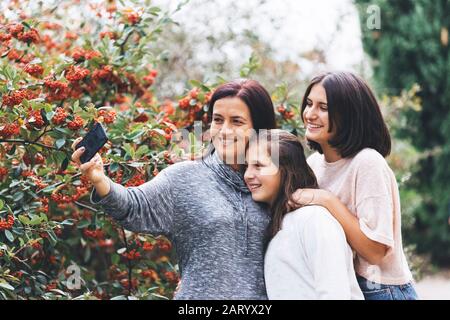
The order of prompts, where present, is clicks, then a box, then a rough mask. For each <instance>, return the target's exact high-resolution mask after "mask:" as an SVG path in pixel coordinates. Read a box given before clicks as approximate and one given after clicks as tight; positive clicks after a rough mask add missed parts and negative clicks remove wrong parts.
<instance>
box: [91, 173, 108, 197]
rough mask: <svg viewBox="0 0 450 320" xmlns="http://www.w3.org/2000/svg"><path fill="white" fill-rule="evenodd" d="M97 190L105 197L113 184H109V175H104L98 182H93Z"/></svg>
mask: <svg viewBox="0 0 450 320" xmlns="http://www.w3.org/2000/svg"><path fill="white" fill-rule="evenodd" d="M93 185H94V188H95V191H96V192H97V194H98V195H99V196H100V197H104V196H106V195H107V194H108V193H109V191H110V189H111V186H110V184H109V179H108V177H107V176H104V177H103V179H101V180H99V181H98V182H95V183H93Z"/></svg>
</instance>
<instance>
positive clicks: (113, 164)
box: [109, 162, 120, 173]
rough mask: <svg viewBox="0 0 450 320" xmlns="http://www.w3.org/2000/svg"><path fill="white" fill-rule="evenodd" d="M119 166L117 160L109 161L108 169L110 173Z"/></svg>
mask: <svg viewBox="0 0 450 320" xmlns="http://www.w3.org/2000/svg"><path fill="white" fill-rule="evenodd" d="M119 168H120V166H119V164H118V163H117V162H113V163H111V165H110V166H109V171H110V172H111V173H113V172H116V171H117V170H119Z"/></svg>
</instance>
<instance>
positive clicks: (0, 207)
mask: <svg viewBox="0 0 450 320" xmlns="http://www.w3.org/2000/svg"><path fill="white" fill-rule="evenodd" d="M4 205H5V202H4V201H3V200H2V199H0V210H2V209H3V206H4Z"/></svg>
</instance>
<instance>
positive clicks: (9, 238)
mask: <svg viewBox="0 0 450 320" xmlns="http://www.w3.org/2000/svg"><path fill="white" fill-rule="evenodd" d="M5 236H6V238H7V239H8V240H9V242H14V235H13V234H12V233H11V231H9V230H5Z"/></svg>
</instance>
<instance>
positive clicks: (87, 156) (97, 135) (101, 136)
mask: <svg viewBox="0 0 450 320" xmlns="http://www.w3.org/2000/svg"><path fill="white" fill-rule="evenodd" d="M107 141H108V137H107V136H106V132H105V129H103V127H102V125H101V124H100V123H96V124H95V125H94V127H93V128H92V129H91V130H90V131H89V132H88V133H87V134H86V135H85V136H84V138H83V140H81V141H80V142H79V143H78V144H77V146H76V149H78V148H81V147H85V150H84V152H83V154H82V155H81V157H80V161H81V163H86V162H88V161H89V160H91V159H92V158H93V157H94V156H95V154H96V153H97V152H98V151H99V150H100V149H101V148H102V147H103V146H104V145H105V143H106V142H107Z"/></svg>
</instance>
